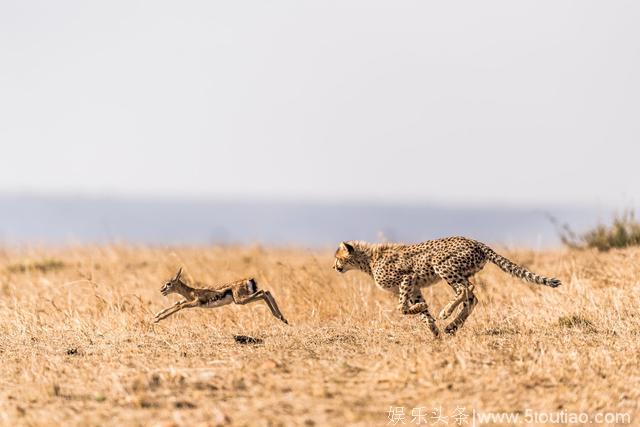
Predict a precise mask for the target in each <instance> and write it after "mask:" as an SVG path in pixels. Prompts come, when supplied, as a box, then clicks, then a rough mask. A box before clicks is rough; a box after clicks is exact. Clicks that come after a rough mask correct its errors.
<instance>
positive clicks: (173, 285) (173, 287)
mask: <svg viewBox="0 0 640 427" xmlns="http://www.w3.org/2000/svg"><path fill="white" fill-rule="evenodd" d="M181 274H182V267H180V269H179V270H178V272H177V273H176V276H175V277H174V278H172V279H171V280H169V281H168V282H167V283H165V284H164V285H162V288H160V292H161V293H162V295H164V296H165V297H166V296H167V295H169V294H172V293H177V292H178V289H179V288H180V287H181V286H183V285H184V283H182V280H180V275H181Z"/></svg>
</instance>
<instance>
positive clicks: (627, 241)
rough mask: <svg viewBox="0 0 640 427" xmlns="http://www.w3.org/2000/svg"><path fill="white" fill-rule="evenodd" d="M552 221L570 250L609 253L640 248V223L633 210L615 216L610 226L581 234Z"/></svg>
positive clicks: (601, 225)
mask: <svg viewBox="0 0 640 427" xmlns="http://www.w3.org/2000/svg"><path fill="white" fill-rule="evenodd" d="M551 221H552V222H553V223H554V224H555V225H556V227H558V234H559V236H560V240H561V241H562V243H564V244H565V245H566V246H568V247H570V248H575V249H585V248H596V249H598V250H600V251H607V250H609V249H612V248H626V247H628V246H640V222H638V221H637V220H636V217H635V213H634V211H632V210H629V211H626V212H623V213H622V214H617V215H615V216H614V217H613V221H612V223H611V224H609V225H605V224H598V225H597V226H596V227H595V228H593V229H591V230H587V231H585V232H584V233H580V234H578V233H576V232H574V231H573V230H572V229H571V228H570V227H569V225H567V224H563V225H559V224H558V222H557V221H556V220H555V219H554V218H551Z"/></svg>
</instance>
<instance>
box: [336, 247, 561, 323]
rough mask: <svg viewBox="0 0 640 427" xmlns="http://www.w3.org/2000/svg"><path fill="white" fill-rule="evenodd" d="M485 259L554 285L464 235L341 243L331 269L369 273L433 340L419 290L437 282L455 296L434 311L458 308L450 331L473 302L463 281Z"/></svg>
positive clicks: (443, 312)
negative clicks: (404, 241) (413, 241)
mask: <svg viewBox="0 0 640 427" xmlns="http://www.w3.org/2000/svg"><path fill="white" fill-rule="evenodd" d="M487 261H491V262H493V263H494V264H496V265H497V266H498V267H500V269H502V270H503V271H505V272H507V273H509V274H511V275H513V276H515V277H518V278H520V279H522V280H525V281H527V282H531V283H536V284H540V285H545V286H550V287H552V288H555V287H557V286H559V285H560V281H559V280H558V279H554V278H546V277H543V276H539V275H537V274H535V273H532V272H530V271H529V270H527V269H526V268H524V267H522V266H519V265H517V264H515V263H513V262H511V261H509V260H508V259H507V258H505V257H503V256H502V255H499V254H497V253H496V252H495V251H494V250H493V249H491V248H490V247H488V246H487V245H485V244H484V243H481V242H478V241H475V240H472V239H467V238H465V237H447V238H444V239H437V240H429V241H426V242H423V243H418V244H414V245H401V244H397V243H381V244H380V243H379V244H375V243H366V242H359V241H349V242H343V243H341V244H340V246H339V247H338V250H337V251H336V254H335V262H334V269H335V270H337V271H338V272H341V273H344V272H346V271H348V270H354V269H355V270H361V271H363V272H365V273H367V274H369V275H370V276H372V277H373V279H374V281H375V283H376V285H377V286H379V287H380V288H382V289H384V290H386V291H391V292H394V293H396V294H398V296H399V309H400V310H401V311H402V313H403V314H419V315H420V316H421V317H422V319H423V320H424V321H425V322H426V323H427V325H428V326H429V328H430V329H431V331H432V333H433V334H434V335H435V336H438V335H439V330H438V327H437V326H436V323H435V319H434V318H433V316H432V315H431V314H430V313H429V308H428V306H427V303H426V302H425V300H424V297H423V296H422V292H421V290H420V289H421V288H424V287H427V286H431V285H433V284H434V283H436V282H437V281H439V280H440V279H443V280H444V281H446V282H447V284H448V285H449V286H451V288H452V289H453V291H454V292H455V297H454V298H453V299H452V300H451V301H450V302H449V303H448V304H447V305H445V307H444V308H443V309H442V310H441V311H440V314H439V317H440V318H441V319H446V318H448V317H449V316H450V315H451V314H452V313H453V312H454V311H455V309H456V308H457V307H458V306H459V305H461V304H462V309H461V310H460V312H459V313H458V315H457V316H456V317H455V318H454V320H453V321H452V322H451V323H449V324H448V325H447V326H446V327H445V332H446V333H454V332H455V331H456V330H457V329H459V328H460V327H461V326H462V325H463V324H464V322H465V321H466V320H467V318H468V317H469V315H470V314H471V312H472V311H473V309H474V307H475V306H476V304H477V303H478V299H477V298H476V296H475V295H474V293H473V290H474V286H473V284H471V283H470V282H469V278H470V277H471V276H473V275H474V274H475V273H477V272H478V271H480V270H482V268H483V267H484V266H485V264H486V263H487Z"/></svg>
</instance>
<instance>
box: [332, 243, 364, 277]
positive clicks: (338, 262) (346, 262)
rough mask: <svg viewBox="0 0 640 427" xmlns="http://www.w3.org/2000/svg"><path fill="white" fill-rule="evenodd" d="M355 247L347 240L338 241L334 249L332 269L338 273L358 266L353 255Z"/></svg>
mask: <svg viewBox="0 0 640 427" xmlns="http://www.w3.org/2000/svg"><path fill="white" fill-rule="evenodd" d="M355 252H356V249H355V248H354V247H353V245H352V244H350V243H348V242H342V243H340V246H338V250H336V255H335V260H334V261H333V269H334V270H335V271H337V272H338V273H344V272H346V271H349V270H352V269H354V268H358V266H357V263H356V259H355V258H356V257H355Z"/></svg>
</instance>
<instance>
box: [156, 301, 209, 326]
mask: <svg viewBox="0 0 640 427" xmlns="http://www.w3.org/2000/svg"><path fill="white" fill-rule="evenodd" d="M199 305H200V301H199V300H197V299H194V300H193V301H187V302H181V303H179V304H178V305H177V306H174V307H171V308H170V310H169V311H168V312H166V313H164V314H161V315H159V316H156V318H155V320H154V323H158V322H159V321H161V320H162V319H166V318H167V317H169V316H171V315H172V314H175V313H177V312H179V311H180V310H182V309H183V308H193V307H198V306H199Z"/></svg>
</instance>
